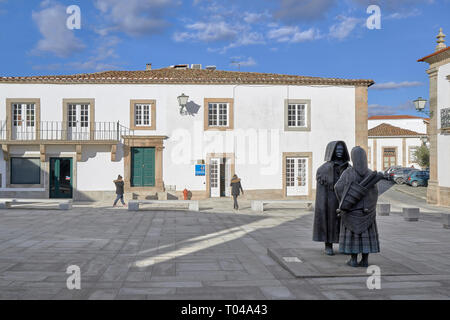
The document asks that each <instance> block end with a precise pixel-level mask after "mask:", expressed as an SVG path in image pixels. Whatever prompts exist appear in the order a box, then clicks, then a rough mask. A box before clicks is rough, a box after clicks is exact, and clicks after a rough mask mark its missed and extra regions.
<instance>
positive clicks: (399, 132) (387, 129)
mask: <svg viewBox="0 0 450 320" xmlns="http://www.w3.org/2000/svg"><path fill="white" fill-rule="evenodd" d="M423 135H425V133H419V132H416V131H412V130H408V129H403V128H399V127H395V126H392V125H390V124H387V123H382V124H380V125H378V126H376V127H374V128H372V129H369V137H395V136H400V137H403V136H423Z"/></svg>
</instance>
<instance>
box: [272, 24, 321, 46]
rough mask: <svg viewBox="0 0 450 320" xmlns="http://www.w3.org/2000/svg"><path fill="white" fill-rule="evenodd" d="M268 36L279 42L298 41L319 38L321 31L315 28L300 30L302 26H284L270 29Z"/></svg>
mask: <svg viewBox="0 0 450 320" xmlns="http://www.w3.org/2000/svg"><path fill="white" fill-rule="evenodd" d="M267 37H268V38H269V39H271V40H275V41H277V42H293V43H298V42H304V41H311V40H316V39H319V38H320V37H321V35H320V32H319V31H318V30H317V29H315V28H310V29H308V30H305V31H300V28H299V27H297V26H295V27H293V26H283V27H279V28H276V29H272V30H269V32H268V33H267Z"/></svg>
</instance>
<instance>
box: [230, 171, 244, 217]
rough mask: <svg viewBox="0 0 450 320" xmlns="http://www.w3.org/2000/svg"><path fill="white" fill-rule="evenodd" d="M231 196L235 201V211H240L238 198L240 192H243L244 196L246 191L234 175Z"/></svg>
mask: <svg viewBox="0 0 450 320" xmlns="http://www.w3.org/2000/svg"><path fill="white" fill-rule="evenodd" d="M230 186H231V195H232V196H233V200H234V209H236V210H238V209H239V205H238V202H237V197H238V196H239V194H240V191H242V194H244V189H242V185H241V179H239V178H238V176H237V175H234V176H233V178H232V179H231V184H230Z"/></svg>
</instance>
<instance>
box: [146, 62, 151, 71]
mask: <svg viewBox="0 0 450 320" xmlns="http://www.w3.org/2000/svg"><path fill="white" fill-rule="evenodd" d="M150 70H152V64H151V63H147V64H146V66H145V71H150Z"/></svg>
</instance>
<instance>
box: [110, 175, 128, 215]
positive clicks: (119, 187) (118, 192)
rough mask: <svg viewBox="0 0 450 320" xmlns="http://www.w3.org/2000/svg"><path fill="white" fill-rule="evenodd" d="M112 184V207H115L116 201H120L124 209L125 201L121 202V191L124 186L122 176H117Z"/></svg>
mask: <svg viewBox="0 0 450 320" xmlns="http://www.w3.org/2000/svg"><path fill="white" fill-rule="evenodd" d="M113 182H114V184H115V185H116V195H117V196H116V200H114V204H113V207H115V206H116V204H117V201H119V200H120V202H122V205H123V206H124V207H126V204H125V201H123V194H124V190H123V186H124V182H123V179H122V176H121V175H120V174H119V176H118V177H117V180H114V181H113Z"/></svg>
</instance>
